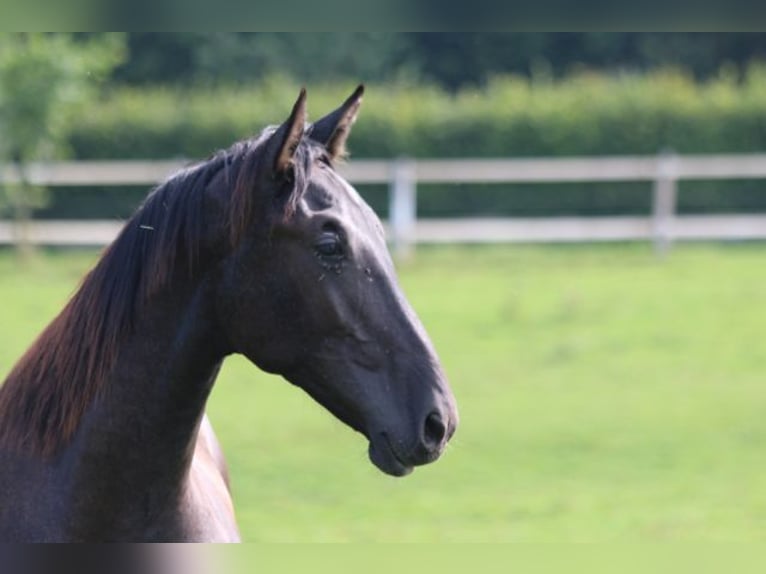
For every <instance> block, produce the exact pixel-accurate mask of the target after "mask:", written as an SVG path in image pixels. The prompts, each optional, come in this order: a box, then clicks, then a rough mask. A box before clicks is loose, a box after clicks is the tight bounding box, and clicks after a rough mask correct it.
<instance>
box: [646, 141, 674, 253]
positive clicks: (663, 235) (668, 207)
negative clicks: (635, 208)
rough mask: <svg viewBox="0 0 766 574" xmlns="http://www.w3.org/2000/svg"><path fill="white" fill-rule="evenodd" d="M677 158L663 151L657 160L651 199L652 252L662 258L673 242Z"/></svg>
mask: <svg viewBox="0 0 766 574" xmlns="http://www.w3.org/2000/svg"><path fill="white" fill-rule="evenodd" d="M677 166H678V156H676V154H675V153H673V152H671V151H663V152H661V153H660V155H659V157H658V158H657V177H656V179H655V180H654V192H653V197H652V237H653V239H654V250H655V252H656V253H657V254H658V255H660V256H662V255H665V254H666V253H667V252H668V250H669V249H670V246H671V243H672V242H673V219H674V217H675V214H676V196H677V195H678V169H677Z"/></svg>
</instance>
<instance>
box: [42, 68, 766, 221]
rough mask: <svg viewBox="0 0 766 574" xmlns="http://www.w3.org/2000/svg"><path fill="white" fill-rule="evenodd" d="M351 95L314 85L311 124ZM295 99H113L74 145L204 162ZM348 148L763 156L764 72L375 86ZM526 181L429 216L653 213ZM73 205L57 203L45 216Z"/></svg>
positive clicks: (387, 153)
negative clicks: (456, 87) (450, 86)
mask: <svg viewBox="0 0 766 574" xmlns="http://www.w3.org/2000/svg"><path fill="white" fill-rule="evenodd" d="M353 87H354V86H353V85H352V84H349V85H347V86H345V85H344V86H317V87H314V86H310V87H309V112H310V113H311V114H312V117H314V118H317V117H319V116H321V115H322V114H323V113H325V112H327V111H329V110H330V109H332V108H334V107H335V106H336V105H337V104H338V103H339V102H340V101H342V100H343V98H344V97H345V96H346V95H347V93H350V92H351V90H352V89H353ZM297 92H298V88H297V86H294V85H291V84H290V83H289V82H286V81H281V80H271V81H268V82H265V83H263V84H262V85H259V86H257V87H250V88H238V89H233V88H232V89H215V90H211V89H199V90H194V91H181V90H171V89H151V90H141V91H138V90H129V89H124V90H119V91H114V92H112V93H111V94H110V95H109V96H108V97H106V98H105V99H104V100H103V101H102V102H101V103H100V104H99V105H97V106H95V107H94V108H93V109H91V110H89V113H88V114H87V116H86V117H83V118H81V120H80V121H79V122H78V123H77V124H76V125H74V126H73V127H72V128H71V131H70V138H69V141H70V144H71V150H72V153H73V155H74V156H75V157H77V158H88V159H94V158H104V159H115V158H174V157H187V158H201V157H205V156H207V155H208V154H210V153H211V152H212V151H214V150H216V149H219V148H222V147H226V146H228V145H229V144H230V143H232V142H233V141H235V140H237V139H240V138H244V137H247V136H249V135H252V134H255V133H257V132H258V131H259V130H260V129H261V128H262V127H263V126H265V125H267V124H273V123H277V122H279V121H281V120H282V119H283V118H285V117H286V116H287V114H288V112H289V110H290V107H291V105H292V103H293V101H294V99H295V97H296V95H297ZM350 148H351V151H352V154H353V156H354V157H357V158H387V157H395V156H402V155H406V156H412V157H442V158H450V157H530V156H572V155H586V156H592V155H622V154H654V153H657V152H659V151H660V150H663V149H668V148H669V149H673V150H675V151H676V152H678V153H702V154H705V153H737V152H758V151H763V150H766V67H757V66H754V67H752V68H751V69H750V70H749V71H748V73H747V74H746V76H745V77H744V78H736V77H734V75H733V74H728V75H727V74H726V73H724V74H722V75H721V76H719V77H718V78H716V79H714V80H712V81H709V82H707V83H704V84H698V83H695V81H694V80H693V79H692V78H691V77H689V76H687V75H685V74H684V73H682V72H679V71H663V72H658V73H653V74H650V75H645V76H635V75H616V76H604V75H596V74H587V73H582V74H579V75H577V76H573V77H570V78H568V79H567V80H565V81H560V82H558V81H557V82H554V81H550V80H546V79H540V78H537V79H534V80H526V79H523V78H518V77H500V78H496V79H494V80H492V81H491V82H490V83H489V84H488V85H487V86H486V87H485V88H483V89H481V90H478V89H471V90H464V91H461V92H459V93H457V94H450V93H447V92H444V91H440V90H438V89H436V88H433V87H428V86H419V87H415V86H408V85H385V86H382V85H381V86H368V89H367V92H366V96H365V102H364V104H363V109H362V113H361V117H360V119H359V121H358V122H357V124H356V125H355V127H354V132H353V134H352V137H351V140H350ZM506 187H507V186H506ZM517 187H518V189H516V190H515V191H516V193H506V191H505V190H501V189H499V188H498V186H489V187H487V188H486V189H477V190H476V191H475V192H472V193H463V194H455V193H444V192H443V191H444V190H443V188H423V189H422V190H421V195H420V199H421V201H420V210H421V213H423V214H424V215H426V216H428V215H447V214H457V213H486V214H499V213H504V214H517V215H547V214H559V213H588V214H597V213H637V212H643V211H646V210H648V209H649V203H648V196H649V194H648V193H647V189H648V186H645V185H636V184H633V185H623V184H620V185H591V184H586V185H582V184H578V185H560V186H547V185H546V186H517ZM761 187H762V186H761V182H744V183H743V182H736V183H731V184H727V185H724V186H723V187H722V184H721V182H717V183H707V182H706V183H696V184H692V183H689V184H684V190H683V191H682V194H681V206H682V208H683V209H685V210H688V211H710V210H715V211H718V210H722V209H723V210H743V209H745V210H751V209H761V208H764V209H766V194H763V193H758V192H757V191H756V190H758V189H760V188H761ZM687 190H688V191H689V192H688V193H687ZM363 191H365V192H366V194H367V195H368V197H371V198H372V199H373V202H374V203H375V204H376V205H377V206H379V207H381V208H382V207H383V206H384V205H385V202H384V201H383V200H381V195H380V194H376V192H375V191H374V190H363ZM136 193H139V192H136ZM140 193H141V194H142V193H143V192H140ZM64 195H65V196H66V197H70V195H69V194H64ZM91 203H92V202H91ZM62 206H63V203H62V202H61V201H58V202H57V204H56V205H54V206H53V208H51V209H49V210H48V211H47V213H48V214H50V213H54V214H55V213H56V212H57V210H60V209H62Z"/></svg>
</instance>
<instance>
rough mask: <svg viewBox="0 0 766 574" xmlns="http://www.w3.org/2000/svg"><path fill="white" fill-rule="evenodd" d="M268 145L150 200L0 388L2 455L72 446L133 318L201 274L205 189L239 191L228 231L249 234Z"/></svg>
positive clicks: (220, 157)
mask: <svg viewBox="0 0 766 574" xmlns="http://www.w3.org/2000/svg"><path fill="white" fill-rule="evenodd" d="M263 139H264V137H263V136H262V137H261V138H258V139H252V140H246V141H243V142H240V143H237V144H235V145H234V146H232V147H231V148H230V149H228V150H226V151H222V152H219V153H217V154H216V155H214V156H213V157H211V158H210V159H208V160H207V161H205V162H203V163H200V164H198V165H195V166H192V167H190V168H187V169H185V170H182V171H181V172H179V173H177V174H175V175H173V176H172V177H171V178H170V179H168V180H167V181H166V182H165V183H163V184H161V185H160V186H158V187H157V188H156V189H154V191H152V193H151V194H149V196H148V197H147V198H146V200H145V201H144V203H143V205H142V206H141V207H140V208H139V209H138V210H137V211H136V213H135V214H134V215H133V217H132V218H131V219H130V220H129V221H128V222H127V223H126V224H125V227H124V228H123V230H122V231H121V233H120V234H119V236H118V237H117V239H115V241H114V242H113V243H112V244H111V245H110V246H109V247H108V248H107V249H106V250H105V251H104V254H103V256H102V257H101V259H100V260H99V262H98V263H97V264H96V266H95V267H94V268H93V270H92V271H90V272H89V273H88V274H87V275H86V276H85V278H84V279H83V281H82V284H81V286H80V288H79V289H78V290H77V292H76V293H75V294H74V296H73V297H72V298H71V300H70V301H69V303H68V304H67V305H66V307H65V308H64V309H63V311H62V312H61V313H60V314H59V315H58V317H56V319H54V320H53V322H51V324H50V325H49V326H48V327H47V328H46V329H45V330H44V331H43V333H42V334H41V335H40V336H39V337H38V339H37V341H36V342H35V343H34V344H33V345H32V346H31V347H30V348H29V350H28V351H27V352H26V353H25V355H24V356H23V357H22V358H21V359H20V361H19V362H18V363H17V364H16V366H15V367H14V369H13V370H12V371H11V373H10V374H9V376H8V378H7V379H6V381H5V383H4V384H3V385H2V387H0V445H3V446H6V447H9V448H15V449H18V450H22V449H23V450H31V451H34V452H37V453H41V454H44V455H52V454H54V453H55V452H56V451H57V450H58V448H59V447H60V446H61V445H62V444H65V443H67V442H68V441H69V440H70V439H71V438H72V436H73V435H74V433H75V431H76V430H77V428H78V427H79V424H80V420H81V418H82V416H83V414H84V413H85V411H86V409H87V408H88V406H89V405H90V404H91V402H92V401H93V400H95V399H97V398H98V397H99V395H100V394H101V393H102V392H103V391H104V388H105V386H106V384H105V383H106V381H107V379H108V376H109V374H110V372H111V370H112V369H113V366H114V361H115V358H116V356H117V351H118V347H119V345H120V343H121V341H122V340H123V339H124V337H125V335H126V334H127V333H129V332H130V331H131V329H132V326H133V320H134V318H135V316H136V314H137V313H139V312H140V311H141V308H142V306H143V305H145V304H146V302H147V301H148V300H149V299H151V297H152V296H153V295H155V294H156V293H157V292H158V291H159V290H161V289H163V288H164V287H166V286H167V285H168V283H169V281H170V279H171V278H172V277H174V276H176V275H178V274H180V273H187V274H188V276H193V275H194V274H195V272H196V271H197V268H198V266H199V264H200V263H201V262H200V248H201V242H202V240H203V237H204V232H205V229H206V226H207V225H209V223H208V220H209V216H208V219H206V209H205V189H206V188H207V187H208V186H209V185H210V183H211V182H212V181H213V179H214V178H216V177H218V176H219V175H222V180H223V181H224V184H223V185H225V186H226V187H227V188H230V189H232V191H231V192H229V195H228V202H229V209H228V210H227V212H226V217H227V218H228V221H223V222H222V223H223V224H224V225H225V226H227V227H228V229H229V230H230V236H231V239H232V241H238V239H239V238H240V237H241V236H242V234H243V233H244V229H246V227H247V225H248V224H249V223H250V214H251V213H252V205H251V202H252V200H251V198H250V196H251V195H252V194H251V193H250V192H251V191H252V190H253V187H254V186H255V181H256V180H255V177H256V173H257V167H258V163H259V161H260V156H261V155H263V154H261V153H259V152H260V149H259V146H260V143H261V142H262V140H263Z"/></svg>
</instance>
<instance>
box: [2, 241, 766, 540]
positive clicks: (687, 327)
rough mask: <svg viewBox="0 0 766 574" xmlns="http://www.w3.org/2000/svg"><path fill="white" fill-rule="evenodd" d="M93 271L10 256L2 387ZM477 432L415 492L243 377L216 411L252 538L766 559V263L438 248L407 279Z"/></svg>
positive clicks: (278, 389) (315, 410)
mask: <svg viewBox="0 0 766 574" xmlns="http://www.w3.org/2000/svg"><path fill="white" fill-rule="evenodd" d="M94 258H95V253H93V252H64V253H56V254H50V253H47V254H42V255H40V257H38V258H37V260H36V261H34V262H33V263H32V264H31V265H27V266H24V267H20V266H19V265H18V263H17V262H16V260H15V259H14V257H13V255H12V254H11V253H10V252H7V251H5V252H0V301H2V306H1V307H0V325H1V326H2V328H1V329H0V374H2V375H4V374H5V373H7V371H8V370H9V369H10V368H11V366H12V364H13V362H14V361H15V360H16V358H18V356H19V355H20V354H21V353H22V351H23V350H24V349H25V348H26V346H27V345H28V344H29V343H30V342H31V340H32V339H33V337H34V336H35V335H36V333H37V332H38V331H39V330H40V329H41V328H42V327H43V326H44V325H45V324H46V323H47V322H48V321H49V320H50V319H51V318H52V317H53V316H54V314H55V313H56V312H57V310H58V309H59V308H60V307H61V305H62V304H63V303H64V301H65V299H66V297H67V296H68V295H69V294H70V293H71V292H72V290H73V288H74V286H75V285H76V283H77V281H78V278H79V277H80V276H81V275H82V273H83V272H84V271H85V270H86V269H87V268H88V266H89V265H91V264H92V262H93V261H94ZM400 272H401V279H402V282H403V284H404V287H405V291H406V292H407V294H408V295H409V297H410V299H411V301H412V303H413V305H414V307H415V308H416V310H417V311H418V312H419V314H420V316H421V318H422V319H423V322H424V323H425V324H426V327H427V328H428V330H429V332H430V333H431V336H432V338H433V339H434V342H435V344H436V347H437V350H438V351H439V353H440V355H441V358H442V360H443V362H444V364H445V367H446V370H447V373H448V374H449V376H450V379H451V381H452V385H453V389H454V390H455V393H456V395H457V398H458V402H459V406H460V411H461V427H460V429H459V430H458V433H457V435H456V436H455V439H454V440H453V444H452V445H451V447H450V448H449V449H448V451H447V453H446V454H445V456H444V457H443V458H442V459H441V460H440V461H439V462H438V463H436V464H434V465H431V466H429V467H424V468H420V469H418V470H416V471H415V473H414V474H413V475H411V476H410V477H407V478H405V479H393V478H390V477H387V476H384V475H382V474H380V473H379V471H377V470H376V469H375V468H374V467H373V466H372V465H371V464H370V463H369V462H368V460H367V456H366V444H365V441H364V440H363V439H362V438H361V436H359V435H356V434H354V433H353V432H351V431H349V430H348V429H346V428H345V427H344V426H342V425H341V424H340V423H338V422H336V421H335V420H334V419H333V418H332V417H331V416H330V415H329V414H327V413H326V412H324V411H323V410H322V409H321V408H320V407H318V406H316V405H315V404H314V403H313V402H312V401H311V400H310V399H309V398H308V397H307V396H305V395H304V394H303V393H302V392H301V391H299V390H298V389H296V388H294V387H292V386H290V385H288V384H287V383H285V382H284V381H282V380H281V379H279V378H277V377H271V376H267V375H264V374H263V373H261V372H259V371H258V370H257V369H256V368H255V367H253V366H251V365H250V364H248V363H247V362H246V361H245V360H242V359H240V358H233V359H230V360H229V361H228V362H227V363H226V365H225V367H224V370H223V372H222V375H221V377H220V379H219V381H218V384H217V386H216V389H215V390H214V393H213V396H212V399H211V402H210V405H209V412H210V416H211V419H212V421H213V424H214V426H215V427H216V430H217V432H218V434H219V437H220V438H221V441H222V442H223V445H224V448H225V451H226V454H227V456H228V459H229V463H230V466H231V471H232V475H233V484H234V494H235V503H236V507H237V511H238V516H239V520H240V524H241V527H242V532H243V535H244V537H245V539H246V540H250V541H552V542H560V541H609V540H623V541H628V540H725V539H731V540H762V539H763V537H764V536H766V380H765V377H764V375H766V341H765V339H764V327H766V246H764V245H762V244H760V245H715V246H710V245H701V246H689V245H683V246H679V247H677V248H676V250H675V251H673V252H672V253H671V254H670V256H669V257H668V258H666V259H665V260H662V261H661V260H658V259H656V258H655V257H654V255H653V254H652V252H651V249H650V247H649V246H648V245H633V246H625V245H611V246H577V247H496V248H495V247H493V248H489V247H476V248H469V247H464V248H457V247H454V248H438V249H437V248H431V249H423V250H421V251H419V252H418V255H417V257H416V259H415V261H414V262H412V263H409V264H406V265H403V266H402V267H401V270H400Z"/></svg>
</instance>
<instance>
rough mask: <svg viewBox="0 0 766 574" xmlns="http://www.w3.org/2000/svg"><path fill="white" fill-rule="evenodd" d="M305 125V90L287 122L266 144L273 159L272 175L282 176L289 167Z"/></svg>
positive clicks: (302, 91)
mask: <svg viewBox="0 0 766 574" xmlns="http://www.w3.org/2000/svg"><path fill="white" fill-rule="evenodd" d="M305 125H306V89H305V88H303V89H302V90H301V93H300V95H299V96H298V100H297V101H296V102H295V105H294V106H293V111H292V113H291V114H290V117H289V118H287V121H286V122H285V123H283V124H282V125H281V126H279V127H278V128H277V131H275V132H274V134H273V135H272V136H271V138H269V141H268V142H267V144H266V145H267V146H268V147H267V150H268V152H267V153H268V154H269V155H270V156H271V158H273V164H272V165H273V170H274V173H275V174H277V175H279V174H284V173H285V172H286V171H287V169H288V168H289V167H290V165H291V164H292V161H293V156H294V155H295V150H296V149H297V148H298V144H299V143H301V138H302V137H303V129H304V127H305Z"/></svg>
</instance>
